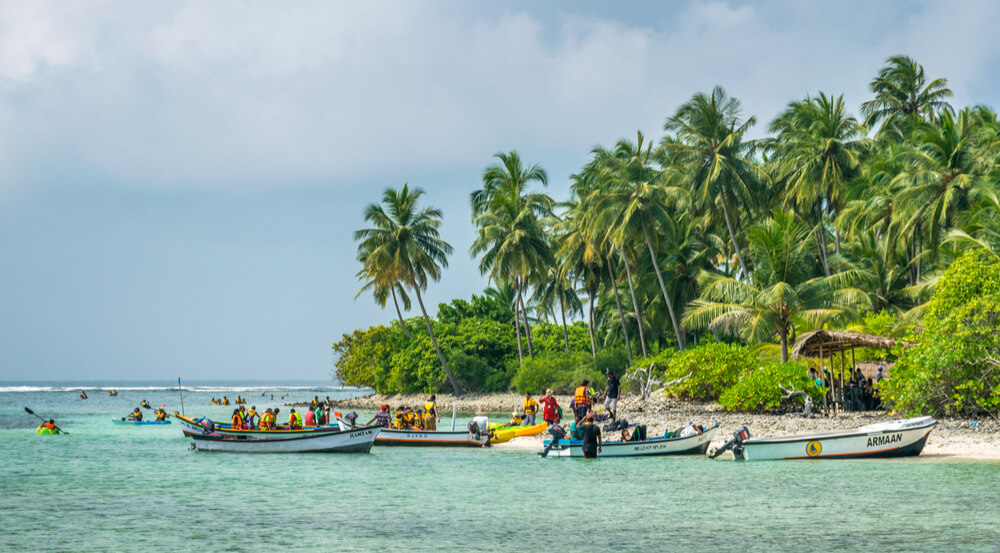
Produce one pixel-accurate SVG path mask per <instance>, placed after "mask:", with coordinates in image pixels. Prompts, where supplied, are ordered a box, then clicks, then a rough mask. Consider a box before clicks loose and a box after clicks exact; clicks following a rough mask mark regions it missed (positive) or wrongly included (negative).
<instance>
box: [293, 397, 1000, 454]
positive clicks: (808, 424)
mask: <svg viewBox="0 0 1000 553" xmlns="http://www.w3.org/2000/svg"><path fill="white" fill-rule="evenodd" d="M428 395H429V394H392V395H387V396H383V395H379V394H370V395H367V396H362V397H357V398H352V399H344V400H337V401H334V402H333V406H334V408H336V409H341V410H343V409H354V410H367V411H377V410H378V407H379V405H382V404H387V405H389V406H390V408H392V409H393V410H394V409H395V408H396V407H398V406H400V405H407V406H411V407H417V406H423V403H424V401H426V400H427V397H428ZM536 398H537V396H536ZM523 399H524V396H523V395H520V394H514V393H495V394H467V395H463V396H460V397H456V396H454V395H451V394H437V404H438V409H439V411H440V414H441V418H442V419H445V418H448V417H450V416H451V411H452V406H455V407H456V411H457V413H458V415H460V416H469V415H472V414H474V413H475V412H476V411H479V410H482V411H483V412H485V413H486V414H487V415H489V416H491V417H494V416H495V417H498V418H502V419H506V418H507V417H509V416H510V413H511V412H513V411H520V410H521V405H522V401H523ZM556 399H557V400H558V401H559V405H561V406H562V407H563V411H564V413H563V415H564V416H563V420H565V419H566V416H567V415H568V411H569V409H568V408H567V406H568V405H569V403H570V401H571V399H572V398H571V397H570V396H568V395H557V396H556ZM302 405H307V404H302ZM293 406H296V407H297V406H298V404H293ZM618 413H619V418H625V419H627V420H628V421H629V422H630V423H637V424H645V425H646V426H647V433H648V434H649V436H651V437H652V436H656V435H662V434H663V432H664V431H665V430H667V429H668V428H670V429H676V428H678V427H680V426H683V425H686V424H687V423H688V422H694V423H696V424H703V425H708V424H713V423H716V422H717V423H719V424H720V425H721V426H720V428H719V432H718V433H717V435H716V437H715V440H713V441H712V444H711V447H718V446H720V445H722V444H723V443H725V442H726V441H727V440H728V439H729V438H730V437H731V436H732V433H733V432H734V431H735V430H736V429H737V428H739V427H740V426H746V427H747V428H748V429H749V430H750V433H751V436H788V435H793V434H803V433H811V432H830V431H834V430H842V429H845V428H857V427H860V426H865V425H868V424H873V423H876V422H881V421H887V420H892V419H898V418H901V417H898V416H891V415H889V414H888V413H887V412H885V411H866V412H859V413H842V414H840V415H838V416H836V417H824V416H821V415H815V414H814V415H812V416H810V417H805V416H802V415H800V414H796V413H787V414H780V415H779V414H763V413H730V412H728V411H725V410H724V409H723V408H722V407H720V406H719V405H718V404H717V403H699V402H690V401H682V400H677V399H672V398H667V397H665V396H664V395H663V394H662V393H661V394H655V393H654V394H653V396H651V397H650V398H649V399H647V400H646V401H642V400H641V399H640V398H639V397H638V396H635V395H628V396H625V397H623V398H622V399H620V400H619V402H618ZM569 416H570V417H571V416H572V415H569ZM937 421H938V425H937V427H935V428H934V430H933V431H932V432H931V435H930V437H929V438H928V440H927V445H926V447H925V448H924V451H923V453H921V457H932V458H939V457H941V458H963V459H975V460H989V461H1000V421H996V420H992V419H987V420H979V421H977V424H974V425H973V424H970V422H971V421H969V420H967V419H954V418H943V419H937ZM609 438H610V436H609ZM542 439H543V438H542V437H524V438H517V439H515V440H512V441H510V442H507V443H504V444H498V445H496V446H495V447H500V448H504V449H530V450H540V449H541V448H542V445H541V444H542Z"/></svg>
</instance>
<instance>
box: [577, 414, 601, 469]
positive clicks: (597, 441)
mask: <svg viewBox="0 0 1000 553" xmlns="http://www.w3.org/2000/svg"><path fill="white" fill-rule="evenodd" d="M580 434H581V436H582V438H583V458H584V459H596V458H597V454H598V453H600V452H601V450H602V444H601V429H600V428H599V427H598V426H597V425H596V424H594V414H593V413H588V414H587V415H586V416H585V417H584V418H583V421H581V423H580Z"/></svg>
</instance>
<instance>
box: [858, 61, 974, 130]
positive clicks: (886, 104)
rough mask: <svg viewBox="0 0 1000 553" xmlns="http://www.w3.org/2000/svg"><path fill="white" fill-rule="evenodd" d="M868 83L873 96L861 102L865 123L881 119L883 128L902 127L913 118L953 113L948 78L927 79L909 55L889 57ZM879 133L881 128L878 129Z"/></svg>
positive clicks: (870, 125)
mask: <svg viewBox="0 0 1000 553" xmlns="http://www.w3.org/2000/svg"><path fill="white" fill-rule="evenodd" d="M885 62H886V65H885V66H884V67H883V68H882V69H880V70H879V72H878V76H876V77H875V79H874V80H873V81H872V82H871V85H870V88H871V91H872V92H873V93H874V94H875V97H874V98H872V99H871V100H868V101H867V102H865V103H863V104H861V114H862V115H864V116H865V118H866V119H865V125H867V126H868V127H874V126H875V125H876V124H878V123H879V122H880V121H881V122H883V125H882V129H883V130H886V129H888V130H899V129H905V128H906V127H907V126H908V125H909V124H910V123H912V122H913V121H914V120H920V119H923V120H926V121H934V120H935V119H936V118H937V116H938V114H939V113H950V114H952V115H954V114H955V110H954V109H952V107H951V104H949V103H948V102H947V101H946V100H945V99H946V98H951V89H949V88H948V79H934V80H933V81H931V82H927V76H926V75H925V74H924V67H923V66H922V65H920V64H919V63H917V62H916V61H915V60H914V59H913V58H910V57H909V56H892V57H890V58H888V59H887V60H885ZM879 132H880V133H881V132H882V130H880V131H879Z"/></svg>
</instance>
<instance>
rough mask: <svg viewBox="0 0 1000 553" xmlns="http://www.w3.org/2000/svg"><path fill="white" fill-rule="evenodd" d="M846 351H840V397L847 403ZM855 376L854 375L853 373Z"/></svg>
mask: <svg viewBox="0 0 1000 553" xmlns="http://www.w3.org/2000/svg"><path fill="white" fill-rule="evenodd" d="M845 357H846V356H845V355H844V350H840V395H841V397H843V398H844V401H845V402H846V401H847V388H845V387H844V358H845ZM851 374H854V373H851Z"/></svg>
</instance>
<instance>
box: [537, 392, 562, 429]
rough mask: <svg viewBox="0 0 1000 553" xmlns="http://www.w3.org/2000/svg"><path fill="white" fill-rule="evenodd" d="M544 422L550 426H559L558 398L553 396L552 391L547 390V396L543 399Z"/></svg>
mask: <svg viewBox="0 0 1000 553" xmlns="http://www.w3.org/2000/svg"><path fill="white" fill-rule="evenodd" d="M541 404H542V420H544V421H545V422H547V423H549V425H553V424H559V402H558V401H556V396H554V395H552V390H551V389H548V390H545V395H544V396H542V399H541Z"/></svg>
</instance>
